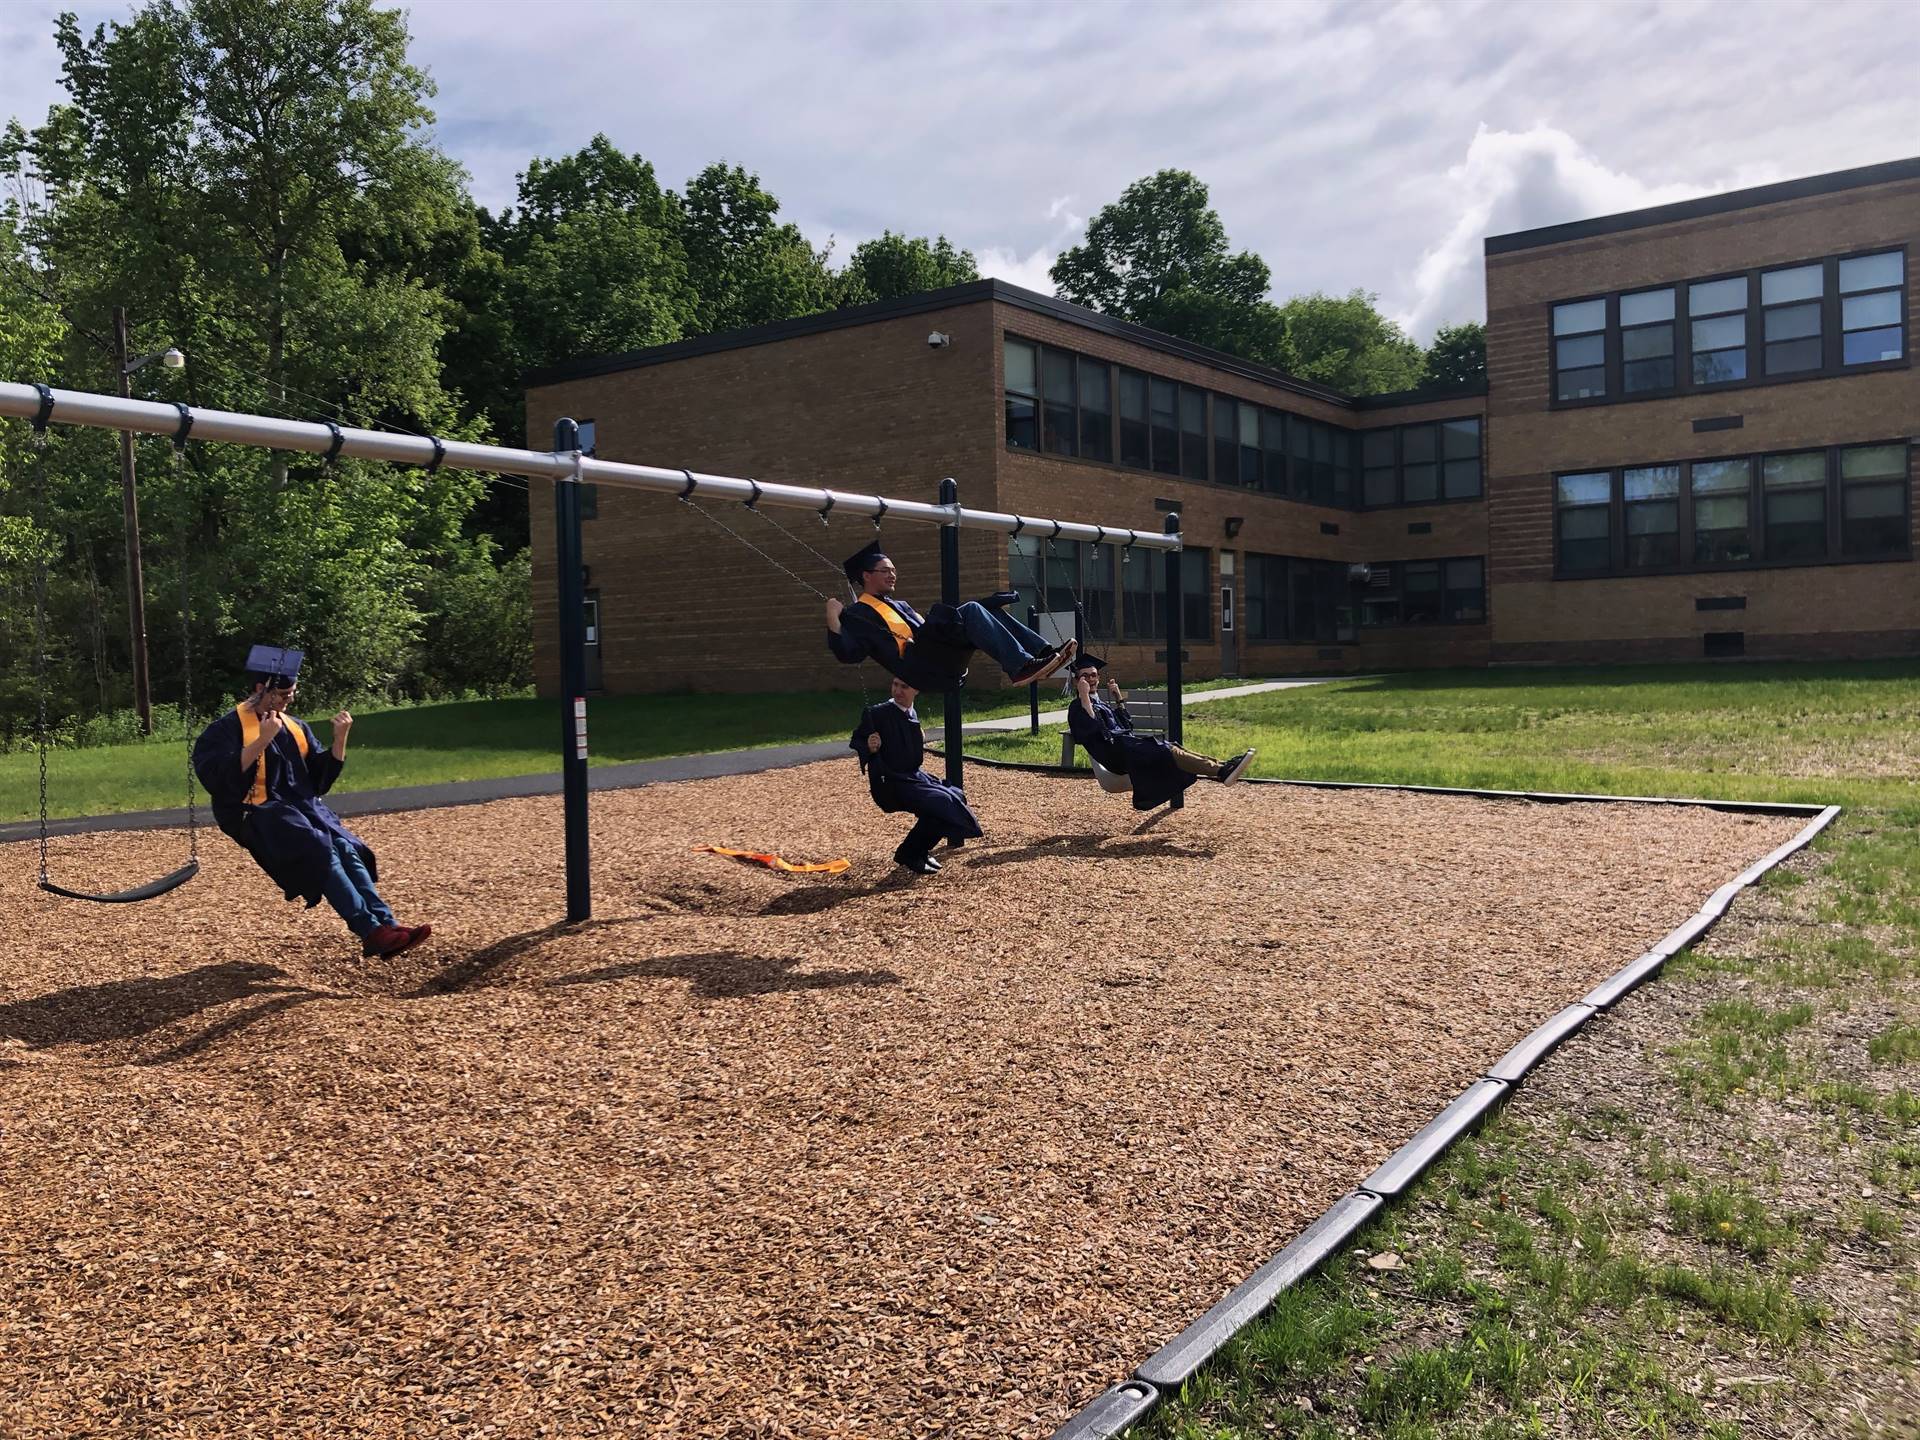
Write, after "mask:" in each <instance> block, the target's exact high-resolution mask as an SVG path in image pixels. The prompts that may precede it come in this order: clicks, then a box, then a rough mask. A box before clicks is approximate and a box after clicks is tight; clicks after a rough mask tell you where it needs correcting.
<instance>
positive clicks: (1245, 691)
mask: <svg viewBox="0 0 1920 1440" xmlns="http://www.w3.org/2000/svg"><path fill="white" fill-rule="evenodd" d="M1361 678H1363V677H1361V676H1357V675H1316V676H1313V677H1311V678H1309V679H1300V680H1258V681H1255V682H1253V683H1252V684H1249V685H1228V686H1226V687H1224V688H1222V689H1219V690H1189V691H1187V692H1186V694H1185V695H1184V696H1182V697H1181V698H1182V705H1181V708H1182V709H1186V708H1187V707H1189V706H1193V705H1204V704H1206V703H1207V702H1208V701H1210V700H1233V699H1236V698H1238V697H1239V696H1241V695H1264V694H1265V693H1266V692H1267V691H1269V690H1297V689H1299V688H1300V687H1301V686H1302V685H1325V684H1326V683H1327V682H1328V681H1329V680H1357V679H1361ZM1139 688H1141V689H1144V690H1152V689H1157V688H1158V687H1157V686H1152V685H1143V686H1141V687H1139ZM1031 723H1032V721H1031V719H1030V718H1029V717H1028V716H1025V715H1008V716H1006V717H1005V718H1003V719H1000V720H975V721H974V722H973V723H972V724H970V725H968V726H966V727H965V728H966V729H968V730H1025V729H1026V728H1027V726H1028V725H1029V724H1031ZM1040 723H1041V724H1042V725H1064V724H1066V723H1067V712H1066V711H1065V710H1042V711H1041V712H1040Z"/></svg>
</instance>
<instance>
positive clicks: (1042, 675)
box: [1013, 640, 1077, 685]
mask: <svg viewBox="0 0 1920 1440" xmlns="http://www.w3.org/2000/svg"><path fill="white" fill-rule="evenodd" d="M1076 648H1077V646H1076V645H1075V642H1073V641H1072V640H1069V641H1067V643H1066V644H1064V645H1062V646H1061V647H1060V648H1059V649H1057V650H1055V651H1054V652H1053V653H1052V654H1051V655H1042V656H1041V657H1040V658H1039V659H1038V660H1035V661H1033V662H1032V663H1031V664H1029V665H1028V666H1027V668H1026V669H1024V670H1022V671H1021V672H1020V673H1019V674H1018V675H1016V676H1014V677H1013V683H1014V684H1015V685H1032V684H1035V683H1037V682H1038V681H1041V680H1044V679H1046V678H1047V677H1048V676H1049V675H1051V674H1053V672H1054V671H1056V670H1058V669H1059V668H1060V667H1061V666H1062V665H1065V664H1066V663H1067V662H1068V661H1069V660H1071V659H1073V652H1074V650H1075V649H1076Z"/></svg>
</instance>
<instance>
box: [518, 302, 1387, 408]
mask: <svg viewBox="0 0 1920 1440" xmlns="http://www.w3.org/2000/svg"><path fill="white" fill-rule="evenodd" d="M983 300H997V301H999V302H1000V303H1001V304H1003V305H1011V306H1014V307H1015V308H1016V309H1020V310H1027V311H1031V312H1032V313H1034V314H1036V315H1045V316H1047V317H1048V318H1050V319H1054V320H1063V321H1065V322H1066V323H1067V324H1069V325H1078V326H1079V327H1080V328H1082V329H1084V330H1095V331H1098V332H1099V333H1101V334H1103V335H1111V336H1113V337H1115V338H1116V339H1120V340H1127V341H1130V342H1132V343H1133V344H1135V345H1140V346H1144V347H1145V348H1146V349H1149V350H1157V351H1159V352H1160V353H1161V354H1163V355H1174V356H1178V357H1179V358H1181V359H1183V360H1192V361H1194V362H1196V363H1198V364H1201V365H1205V366H1207V367H1208V368H1209V369H1213V370H1224V371H1226V372H1227V373H1228V374H1232V375H1239V376H1242V377H1243V378H1245V379H1249V380H1257V381H1259V382H1260V383H1261V384H1262V385H1271V386H1274V387H1275V388H1277V389H1281V390H1291V391H1292V392H1293V393H1295V394H1296V395H1304V396H1309V397H1311V398H1312V399H1315V400H1321V401H1325V402H1326V403H1327V404H1330V405H1339V406H1344V407H1348V408H1351V407H1352V406H1353V403H1354V402H1353V401H1352V399H1350V398H1349V397H1348V396H1346V395H1343V394H1341V393H1340V392H1339V391H1338V390H1333V389H1330V388H1328V387H1327V386H1325V385H1316V384H1314V383H1313V382H1312V381H1310V380H1296V379H1295V378H1294V377H1293V376H1291V375H1287V374H1284V373H1282V372H1281V371H1279V370H1269V369H1268V368H1267V367H1266V366H1264V365H1255V364H1253V363H1252V362H1251V361H1247V360H1242V359H1240V358H1239V357H1238V356H1236V355H1229V354H1227V353H1226V352H1225V351H1224V350H1213V349H1209V348H1208V347H1207V346H1205V345H1195V344H1193V343H1192V342H1191V341H1187V340H1180V339H1177V338H1175V337H1174V336H1172V335H1163V334H1161V333H1160V332H1159V331H1158V330H1149V329H1148V328H1147V327H1146V326H1144V325H1135V324H1132V323H1130V322H1129V321H1125V320H1115V319H1114V318H1113V317H1112V316H1110V315H1102V314H1100V313H1098V312H1097V311H1094V310H1088V309H1086V308H1085V307H1083V306H1080V305H1075V304H1072V303H1071V302H1069V301H1066V300H1056V299H1054V297H1053V296H1051V295H1041V294H1037V293H1036V292H1034V291H1032V290H1023V289H1021V288H1020V287H1019V286H1018V285H1009V284H1008V283H1007V282H1006V281H1004V280H993V279H988V280H973V281H969V282H968V283H967V284H965V285H949V286H948V287H947V288H946V289H944V290H928V291H925V292H923V293H921V294H919V295H906V296H902V297H901V298H899V299H896V300H876V301H875V302H873V303H872V304H870V305H853V306H849V307H848V308H846V309H844V310H823V311H821V312H820V313H819V314H818V315H801V316H798V317H796V318H795V319H792V320H775V321H773V322H772V323H771V324H767V325H754V326H750V327H748V328H747V329H745V330H728V331H725V332H723V333H721V334H718V335H700V336H696V337H695V338H693V339H691V340H676V341H674V342H673V343H672V344H670V345H653V346H649V347H648V348H646V349H644V350H629V351H627V352H625V353H624V354H620V355H593V356H588V357H587V358H585V359H581V360H569V361H567V362H566V363H565V364H562V365H550V366H548V367H546V368H545V369H543V370H531V371H528V372H527V374H526V376H525V377H524V378H523V380H522V384H524V385H525V386H526V387H527V388H528V389H534V388H536V387H538V386H541V385H553V384H557V383H559V382H560V381H563V380H584V379H586V378H588V377H590V376H594V375H611V374H613V373H614V372H616V371H620V370H637V369H640V368H642V367H643V366H647V365H664V364H667V363H669V362H670V361H674V360H685V359H688V358H690V357H692V356H695V355H713V354H717V353H719V352H721V351H724V350H741V349H745V348H747V347H748V346H752V345H766V344H770V343H772V342H773V341H776V340H790V339H793V338H794V337H796V336H800V335H818V334H821V333H823V332H824V331H828V330H844V329H850V328H852V327H853V326H856V325H871V324H874V323H875V322H877V321H881V320H897V319H900V318H901V317H902V316H906V315H924V314H927V313H928V312H930V311H934V310H950V309H952V308H953V307H955V306H956V305H973V304H978V303H979V302H981V301H983Z"/></svg>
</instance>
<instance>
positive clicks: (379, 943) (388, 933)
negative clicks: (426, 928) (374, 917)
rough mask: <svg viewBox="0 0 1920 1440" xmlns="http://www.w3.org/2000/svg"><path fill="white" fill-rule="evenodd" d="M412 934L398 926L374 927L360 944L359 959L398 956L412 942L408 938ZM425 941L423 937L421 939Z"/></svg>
mask: <svg viewBox="0 0 1920 1440" xmlns="http://www.w3.org/2000/svg"><path fill="white" fill-rule="evenodd" d="M412 934H413V932H412V931H411V930H407V929H404V928H403V927H401V926H399V925H376V926H374V927H373V930H372V932H371V933H370V934H368V935H367V937H366V938H365V939H364V940H362V941H361V942H360V958H361V959H363V960H364V959H367V958H369V957H371V956H374V955H378V956H379V957H380V958H381V959H383V960H384V959H385V958H386V957H387V956H389V955H398V954H399V953H400V952H401V951H402V950H404V949H406V948H407V946H409V945H411V944H412V943H413V941H412V940H411V939H410V938H409V937H410V936H411V935H412ZM421 938H422V939H425V938H426V937H425V936H424V935H423V936H422V937H421Z"/></svg>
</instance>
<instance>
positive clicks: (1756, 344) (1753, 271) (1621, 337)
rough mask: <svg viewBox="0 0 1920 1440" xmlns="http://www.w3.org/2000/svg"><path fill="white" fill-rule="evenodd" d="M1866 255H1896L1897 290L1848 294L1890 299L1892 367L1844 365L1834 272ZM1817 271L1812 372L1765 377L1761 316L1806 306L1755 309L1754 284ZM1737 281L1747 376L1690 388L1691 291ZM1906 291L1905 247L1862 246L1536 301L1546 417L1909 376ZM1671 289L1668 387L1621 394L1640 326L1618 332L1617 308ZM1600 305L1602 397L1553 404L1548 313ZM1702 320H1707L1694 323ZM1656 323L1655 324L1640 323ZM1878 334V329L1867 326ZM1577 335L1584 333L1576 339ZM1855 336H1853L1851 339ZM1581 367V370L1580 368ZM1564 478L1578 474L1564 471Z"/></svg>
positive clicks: (1554, 348) (1555, 382)
mask: <svg viewBox="0 0 1920 1440" xmlns="http://www.w3.org/2000/svg"><path fill="white" fill-rule="evenodd" d="M1873 255H1898V256H1899V257H1900V283H1899V284H1898V285H1897V286H1883V287H1878V288H1876V289H1873V290H1861V291H1856V292H1853V293H1854V294H1855V295H1883V294H1893V295H1896V296H1897V297H1898V300H1897V302H1896V306H1897V310H1898V314H1899V317H1900V355H1899V357H1898V358H1897V359H1893V360H1863V361H1860V362H1859V363H1857V364H1852V365H1849V364H1847V363H1846V358H1845V355H1846V334H1847V333H1848V332H1846V330H1845V329H1844V328H1843V324H1842V318H1843V316H1842V306H1843V302H1844V300H1845V298H1846V297H1844V296H1842V295H1841V293H1840V265H1841V262H1843V261H1847V260H1864V259H1866V258H1868V257H1869V256H1873ZM1813 265H1818V266H1820V267H1821V300H1820V346H1821V356H1820V364H1819V366H1818V367H1816V368H1814V369H1810V370H1790V371H1787V372H1784V373H1782V374H1771V375H1770V374H1767V373H1766V347H1767V339H1766V319H1765V315H1766V312H1767V311H1769V310H1776V309H1781V308H1784V307H1786V306H1790V305H1795V304H1807V303H1810V302H1807V301H1783V302H1780V304H1777V305H1771V306H1770V305H1766V304H1764V303H1763V302H1762V299H1761V295H1762V288H1761V287H1762V283H1763V282H1762V277H1763V276H1765V275H1768V274H1772V273H1774V272H1776V271H1782V270H1798V269H1802V268H1805V267H1808V266H1813ZM1742 277H1744V278H1745V279H1746V282H1747V303H1746V307H1745V311H1744V313H1745V315H1746V317H1747V319H1746V347H1745V348H1746V352H1747V373H1746V376H1745V377H1744V378H1743V379H1739V380H1721V381H1710V382H1705V383H1696V382H1695V381H1694V379H1693V320H1694V317H1693V315H1692V314H1691V305H1690V303H1689V300H1690V293H1691V287H1692V286H1695V285H1708V284H1712V283H1714V282H1715V281H1719V280H1735V279H1740V278H1742ZM1912 286H1913V254H1912V246H1911V245H1910V244H1909V243H1908V242H1906V241H1900V242H1898V243H1896V244H1891V245H1888V244H1880V245H1864V246H1859V247H1857V248H1854V249H1851V250H1847V251H1844V252H1838V253H1833V254H1827V255H1821V256H1810V257H1808V256H1803V257H1801V258H1799V259H1791V258H1785V259H1779V260H1769V261H1767V262H1766V263H1764V264H1756V265H1751V266H1748V267H1746V268H1745V269H1742V270H1727V271H1723V272H1720V273H1717V274H1704V275H1691V276H1687V277H1684V278H1679V279H1674V280H1668V281H1660V282H1656V283H1652V284H1640V285H1634V286H1632V287H1623V288H1621V289H1617V290H1608V291H1602V292H1598V293H1590V294H1585V295H1568V296H1560V297H1555V298H1553V299H1550V300H1547V301H1545V302H1543V305H1544V311H1545V321H1546V326H1545V328H1546V337H1545V338H1546V343H1547V403H1546V408H1547V409H1548V410H1578V409H1585V408H1587V407H1589V406H1595V405H1629V404H1635V403H1637V402H1639V401H1643V400H1663V399H1671V398H1673V397H1675V396H1683V395H1708V394H1717V393H1719V392H1721V391H1726V390H1747V389H1753V388H1756V387H1758V386H1763V385H1795V384H1802V383H1804V382H1806V381H1809V380H1832V379H1838V378H1840V377H1842V376H1847V375H1871V374H1873V373H1875V372H1876V371H1880V370H1902V369H1909V368H1911V367H1912V365H1913V340H1914V337H1913V329H1914V327H1913V325H1912V324H1911V323H1910V319H1911V303H1910V300H1911V290H1912ZM1667 289H1671V290H1672V291H1673V292H1674V320H1673V327H1674V337H1673V343H1674V384H1673V386H1672V388H1670V389H1664V390H1634V391H1628V390H1627V389H1626V385H1625V380H1626V376H1625V366H1626V363H1627V362H1626V360H1625V334H1626V332H1627V330H1629V329H1639V328H1642V327H1640V326H1623V325H1622V324H1621V321H1620V302H1621V300H1622V299H1623V298H1625V297H1627V296H1630V295H1643V294H1647V293H1649V292H1651V291H1656V290H1667ZM1595 300H1600V301H1604V302H1605V303H1606V329H1605V331H1604V332H1603V333H1604V336H1605V343H1604V347H1603V353H1604V355H1605V360H1606V384H1605V388H1606V393H1605V394H1604V395H1591V396H1583V397H1576V398H1572V399H1562V398H1561V397H1560V363H1559V360H1560V354H1559V345H1558V343H1557V342H1558V341H1559V340H1560V339H1561V338H1572V337H1560V336H1557V335H1555V334H1554V330H1553V316H1554V311H1555V310H1556V309H1557V308H1558V307H1559V306H1562V305H1582V304H1586V303H1588V302H1591V301H1595ZM1738 313H1742V312H1739V311H1732V310H1728V311H1718V312H1715V314H1716V315H1733V314H1738ZM1700 318H1702V319H1708V318H1713V317H1710V316H1702V317H1700ZM1648 323H1658V322H1648ZM1870 328H1882V327H1870ZM1580 333H1581V334H1582V335H1585V334H1590V333H1592V332H1590V331H1582V332H1580ZM1855 333H1858V332H1855ZM1581 368H1585V367H1581ZM1566 473H1568V474H1578V473H1582V472H1579V471H1567V472H1566Z"/></svg>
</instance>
